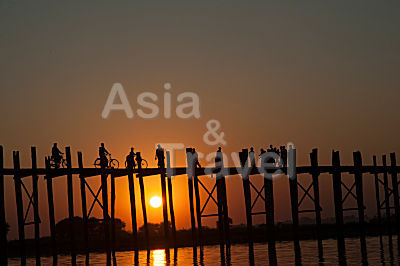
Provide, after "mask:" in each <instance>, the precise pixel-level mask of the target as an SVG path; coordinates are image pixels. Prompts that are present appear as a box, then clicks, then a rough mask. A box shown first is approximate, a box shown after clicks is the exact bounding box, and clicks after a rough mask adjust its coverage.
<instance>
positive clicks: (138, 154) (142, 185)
mask: <svg viewBox="0 0 400 266" xmlns="http://www.w3.org/2000/svg"><path fill="white" fill-rule="evenodd" d="M136 157H139V158H141V156H140V152H137V153H136ZM138 170H139V173H138V178H139V188H140V198H141V201H142V212H143V226H144V235H145V239H146V248H147V250H149V241H150V239H149V226H148V224H147V211H146V195H145V192H144V182H143V176H142V164H141V162H138Z"/></svg>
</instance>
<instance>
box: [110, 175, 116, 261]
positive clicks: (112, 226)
mask: <svg viewBox="0 0 400 266" xmlns="http://www.w3.org/2000/svg"><path fill="white" fill-rule="evenodd" d="M115 243H116V236H115V177H114V175H112V174H111V251H112V258H113V262H114V263H113V264H114V265H117V262H116V257H115V249H116V247H115Z"/></svg>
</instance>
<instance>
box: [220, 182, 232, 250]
mask: <svg viewBox="0 0 400 266" xmlns="http://www.w3.org/2000/svg"><path fill="white" fill-rule="evenodd" d="M221 181H222V189H223V190H222V191H223V195H222V196H223V207H224V209H223V210H224V232H225V243H226V245H227V246H228V247H230V245H231V236H230V222H229V220H230V218H229V213H228V198H227V193H226V182H225V176H224V177H223V178H222V180H221Z"/></svg>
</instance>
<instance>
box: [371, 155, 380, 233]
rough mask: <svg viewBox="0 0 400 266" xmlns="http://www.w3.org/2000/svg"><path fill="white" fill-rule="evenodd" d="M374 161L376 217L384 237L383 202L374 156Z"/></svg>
mask: <svg viewBox="0 0 400 266" xmlns="http://www.w3.org/2000/svg"><path fill="white" fill-rule="evenodd" d="M372 161H373V164H374V180H375V200H376V216H377V218H378V224H379V231H380V234H381V235H382V216H381V200H380V195H379V194H380V192H379V188H380V186H379V175H378V172H377V169H376V166H377V163H376V156H375V155H374V156H373V157H372Z"/></svg>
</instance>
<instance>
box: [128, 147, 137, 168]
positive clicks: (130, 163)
mask: <svg viewBox="0 0 400 266" xmlns="http://www.w3.org/2000/svg"><path fill="white" fill-rule="evenodd" d="M135 155H136V153H135V152H134V149H133V147H132V148H131V152H130V153H129V154H128V155H127V156H126V168H129V169H134V168H135V167H136V162H135Z"/></svg>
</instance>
